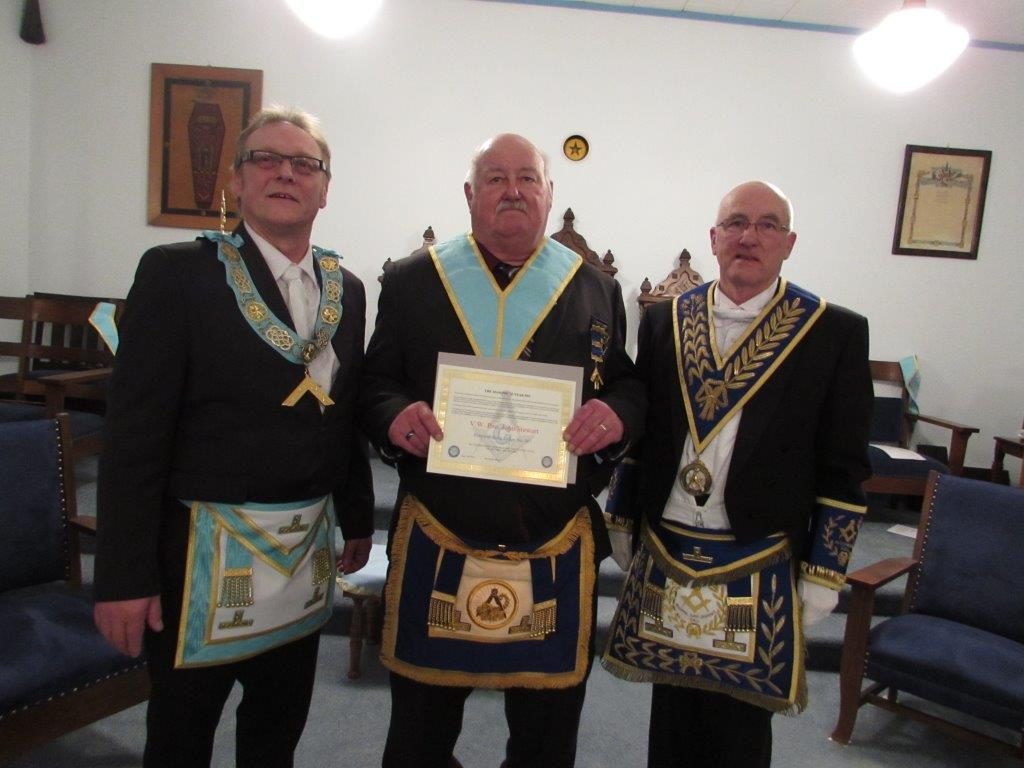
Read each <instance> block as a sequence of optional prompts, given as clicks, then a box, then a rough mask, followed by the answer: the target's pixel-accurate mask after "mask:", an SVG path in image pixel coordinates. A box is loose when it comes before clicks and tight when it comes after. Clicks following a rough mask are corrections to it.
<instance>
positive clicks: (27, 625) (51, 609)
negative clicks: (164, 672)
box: [0, 415, 149, 763]
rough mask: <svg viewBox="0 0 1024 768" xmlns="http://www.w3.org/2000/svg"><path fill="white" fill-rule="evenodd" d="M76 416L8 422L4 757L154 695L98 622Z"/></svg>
mask: <svg viewBox="0 0 1024 768" xmlns="http://www.w3.org/2000/svg"><path fill="white" fill-rule="evenodd" d="M67 445H68V425H67V418H66V416H64V415H62V416H61V417H59V418H57V419H34V420H31V421H19V422H12V423H2V424H0V457H2V458H0V527H2V529H3V531H4V533H3V536H0V628H2V631H0V763H3V762H5V761H6V760H7V759H9V758H10V757H12V756H13V755H16V754H18V753H20V752H23V751H25V750H27V749H29V748H31V747H33V746H35V745H37V744H40V743H43V742H45V741H48V740H50V739H53V738H56V737H57V736H60V735H62V734H64V733H67V732H69V731H72V730H75V729H77V728H80V727H82V726H84V725H87V724H89V723H91V722H94V721H96V720H99V719H101V718H104V717H106V716H108V715H110V714H113V713H114V712H117V711H119V710H121V709H124V708H125V707H129V706H132V705H134V704H137V703H139V702H141V701H144V700H145V699H146V698H147V697H148V696H149V682H148V676H147V674H146V669H145V665H144V663H143V662H142V661H140V660H139V659H131V658H128V657H126V656H122V655H121V654H119V653H118V652H117V651H115V650H114V649H113V648H112V647H111V646H109V645H108V644H107V642H106V641H105V640H104V639H103V637H102V636H101V635H100V634H99V632H97V630H96V629H95V627H94V626H93V620H92V600H91V598H90V597H89V595H88V594H87V593H86V592H84V591H83V589H82V584H81V582H82V579H81V564H80V560H79V548H78V541H77V529H78V527H79V524H80V521H79V520H78V518H77V517H76V515H75V510H76V506H75V488H74V480H73V476H72V466H71V462H70V461H68V460H66V448H67Z"/></svg>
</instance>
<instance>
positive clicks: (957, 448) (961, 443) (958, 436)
mask: <svg viewBox="0 0 1024 768" xmlns="http://www.w3.org/2000/svg"><path fill="white" fill-rule="evenodd" d="M912 418H914V419H916V420H918V421H923V422H925V423H927V424H935V425H936V426H939V427H945V428H946V429H948V430H950V433H951V434H950V436H949V471H950V472H951V473H953V474H954V475H962V474H963V473H964V458H965V457H966V456H967V441H968V440H969V439H970V437H971V435H973V434H974V433H975V432H978V431H979V430H978V428H977V427H969V426H967V425H966V424H957V423H956V422H955V421H949V420H947V419H940V418H937V417H935V416H925V415H924V414H921V413H919V414H917V415H916V416H913V417H912Z"/></svg>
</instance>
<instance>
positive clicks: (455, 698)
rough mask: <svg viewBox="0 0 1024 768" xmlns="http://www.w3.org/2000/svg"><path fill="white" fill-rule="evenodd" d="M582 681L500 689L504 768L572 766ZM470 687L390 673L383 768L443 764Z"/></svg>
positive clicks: (436, 767)
mask: <svg viewBox="0 0 1024 768" xmlns="http://www.w3.org/2000/svg"><path fill="white" fill-rule="evenodd" d="M586 688H587V681H586V679H584V680H583V682H582V683H580V684H579V685H576V686H573V687H572V688H555V689H550V690H533V689H528V688H510V689H508V690H506V691H505V719H506V720H507V722H508V729H509V739H508V743H507V744H506V747H505V766H506V767H507V768H571V767H572V766H573V765H574V764H575V762H576V733H577V731H578V730H579V725H580V712H581V711H582V710H583V698H584V695H585V694H586ZM472 692H473V689H472V688H455V687H448V686H439V685H426V684H424V683H418V682H416V681H414V680H410V679H409V678H407V677H402V676H401V675H397V674H395V673H392V674H391V725H390V727H389V728H388V739H387V744H386V746H385V748H384V760H383V763H382V765H383V768H448V766H449V760H450V759H451V756H452V751H453V750H454V749H455V742H456V741H457V740H458V738H459V732H460V731H461V730H462V711H463V708H464V705H465V703H466V699H467V698H468V697H469V694H470V693H472Z"/></svg>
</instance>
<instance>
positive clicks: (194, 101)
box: [147, 64, 263, 229]
mask: <svg viewBox="0 0 1024 768" xmlns="http://www.w3.org/2000/svg"><path fill="white" fill-rule="evenodd" d="M150 78H151V80H150V109H149V204H148V209H147V213H148V221H149V223H150V224H156V225H159V226H163V227H184V228H187V229H215V228H217V226H218V222H219V220H220V212H221V211H220V209H221V192H222V191H223V192H224V194H225V198H226V211H225V213H226V215H227V219H228V227H233V226H234V225H235V224H237V222H238V209H237V204H236V202H235V200H234V199H233V197H232V196H231V192H230V191H229V190H228V182H229V180H230V178H231V176H230V174H231V163H232V160H233V159H234V144H235V137H237V136H238V134H239V132H241V130H242V128H244V127H245V125H246V124H247V123H248V122H249V118H250V117H252V116H253V115H254V114H255V113H256V112H258V111H259V109H260V103H261V101H262V98H263V72H262V71H261V70H258V69H228V68H225V67H195V66H189V65H184V64H153V65H152V67H151V73H150Z"/></svg>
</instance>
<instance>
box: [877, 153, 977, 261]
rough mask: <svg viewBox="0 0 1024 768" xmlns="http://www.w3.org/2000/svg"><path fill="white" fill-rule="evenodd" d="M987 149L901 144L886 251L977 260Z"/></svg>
mask: <svg viewBox="0 0 1024 768" xmlns="http://www.w3.org/2000/svg"><path fill="white" fill-rule="evenodd" d="M991 161H992V153H991V152H990V151H989V150H986V149H950V148H948V147H946V148H943V147H922V146H917V145H914V144H908V145H907V151H906V154H905V156H904V159H903V182H902V184H901V185H900V203H899V210H898V212H897V214H896V231H895V233H894V234H893V241H892V252H893V253H901V254H910V255H913V256H947V257H951V258H955V259H977V258H978V242H979V240H980V239H981V219H982V215H983V214H984V212H985V189H986V187H987V186H988V168H989V163H990V162H991Z"/></svg>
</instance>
